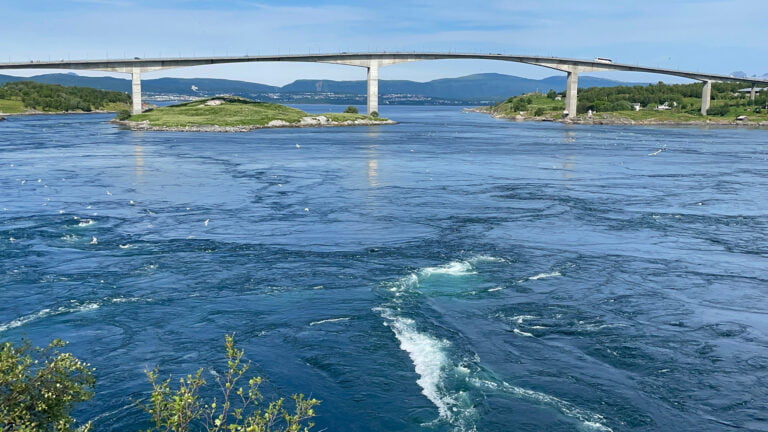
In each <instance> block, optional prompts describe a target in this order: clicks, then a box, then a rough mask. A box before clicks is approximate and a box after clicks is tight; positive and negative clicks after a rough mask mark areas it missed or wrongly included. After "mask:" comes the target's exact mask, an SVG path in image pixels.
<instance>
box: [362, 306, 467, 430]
mask: <svg viewBox="0 0 768 432" xmlns="http://www.w3.org/2000/svg"><path fill="white" fill-rule="evenodd" d="M375 311H376V312H379V313H380V314H381V316H382V317H383V318H384V319H386V322H385V323H384V324H385V325H386V326H388V327H389V328H390V329H392V332H393V333H394V334H395V337H396V338H397V340H398V341H399V342H400V349H402V350H403V351H405V352H406V353H408V356H409V357H410V358H411V362H412V363H413V366H414V370H415V372H416V374H417V375H418V376H419V378H418V379H417V380H416V383H417V384H418V385H419V387H421V393H422V394H423V395H424V396H426V397H427V399H429V401H430V402H432V403H433V404H434V405H435V406H436V407H437V411H438V415H439V420H445V421H447V422H449V423H451V424H453V425H454V426H456V429H455V430H457V431H471V430H475V427H474V425H473V424H472V420H471V419H472V418H473V417H474V416H475V409H474V408H472V407H471V404H470V403H467V400H466V399H467V396H466V395H465V394H464V393H463V392H459V391H453V392H452V391H449V390H447V389H446V388H445V384H444V379H445V377H446V376H447V375H450V374H456V375H459V376H466V374H467V373H468V372H469V371H468V369H467V368H466V367H463V366H460V365H459V366H456V365H454V364H453V363H452V362H451V360H450V357H449V355H448V353H447V352H446V350H447V349H448V348H449V347H450V346H451V344H450V342H449V341H447V340H444V339H438V338H436V337H434V336H432V335H429V334H427V333H424V332H419V331H418V329H417V326H416V321H414V320H413V319H410V318H406V317H401V316H397V315H396V314H395V313H394V312H393V311H392V310H391V309H388V308H376V309H375Z"/></svg>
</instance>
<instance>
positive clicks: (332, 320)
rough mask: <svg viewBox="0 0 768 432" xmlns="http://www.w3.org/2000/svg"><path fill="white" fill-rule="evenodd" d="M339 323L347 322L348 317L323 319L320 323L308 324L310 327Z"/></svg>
mask: <svg viewBox="0 0 768 432" xmlns="http://www.w3.org/2000/svg"><path fill="white" fill-rule="evenodd" d="M340 321H349V317H342V318H329V319H324V320H320V321H312V322H311V323H309V325H310V326H315V325H320V324H326V323H334V322H340Z"/></svg>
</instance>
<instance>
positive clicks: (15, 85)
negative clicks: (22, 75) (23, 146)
mask: <svg viewBox="0 0 768 432" xmlns="http://www.w3.org/2000/svg"><path fill="white" fill-rule="evenodd" d="M130 101H131V97H130V96H129V95H127V94H125V93H121V92H114V91H104V90H96V89H92V88H87V87H64V86H60V85H52V84H41V83H35V82H31V81H18V82H9V83H5V84H3V85H2V86H0V111H2V112H6V113H9V114H10V113H20V112H25V111H27V110H37V111H42V112H67V111H83V112H90V111H93V110H107V111H114V110H116V109H118V108H124V107H126V106H127V105H128V104H129V103H130Z"/></svg>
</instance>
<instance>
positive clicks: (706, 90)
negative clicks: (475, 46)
mask: <svg viewBox="0 0 768 432" xmlns="http://www.w3.org/2000/svg"><path fill="white" fill-rule="evenodd" d="M449 59H460V60H467V59H478V60H497V61H508V62H517V63H526V64H531V65H536V66H542V67H546V68H550V69H555V70H558V71H561V72H565V73H566V74H567V81H566V91H565V108H566V110H567V111H568V115H569V116H570V117H573V116H575V115H576V106H577V102H578V81H579V74H580V73H585V72H600V71H628V72H647V73H654V74H662V75H671V76H677V77H682V78H688V79H692V80H697V81H702V82H703V83H704V87H703V89H702V93H701V113H702V114H703V115H706V114H707V110H708V109H709V106H710V100H711V95H712V83H713V82H719V81H731V82H744V83H747V84H750V85H751V86H752V91H751V93H750V98H751V99H754V98H755V91H756V90H755V89H756V87H757V85H768V79H765V78H737V77H733V76H729V75H719V74H708V73H700V72H687V71H680V70H674V69H662V68H655V67H646V66H636V65H629V64H622V63H613V62H612V61H610V60H607V59H595V60H579V59H568V58H559V57H539V56H519V55H507V54H472V53H401V52H394V53H386V52H385V53H346V52H342V53H338V54H295V55H277V56H239V57H191V58H151V59H142V58H133V59H123V60H73V61H70V60H60V61H30V62H29V63H0V69H6V70H7V69H75V70H96V71H106V72H121V73H128V74H131V77H132V86H131V87H132V96H133V109H132V112H133V113H134V114H138V113H140V112H141V74H142V73H145V72H152V71H158V70H163V69H173V68H180V67H189V66H202V65H215V64H225V63H246V62H313V63H333V64H342V65H349V66H358V67H363V68H366V69H367V70H368V103H367V111H368V114H370V113H372V112H374V111H378V110H379V68H380V67H383V66H388V65H393V64H397V63H404V62H413V61H421V60H449Z"/></svg>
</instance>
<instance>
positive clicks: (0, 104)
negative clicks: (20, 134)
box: [0, 99, 25, 114]
mask: <svg viewBox="0 0 768 432" xmlns="http://www.w3.org/2000/svg"><path fill="white" fill-rule="evenodd" d="M24 111H25V108H24V102H22V101H20V100H3V99H0V112H2V113H6V114H16V113H21V112H24Z"/></svg>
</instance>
